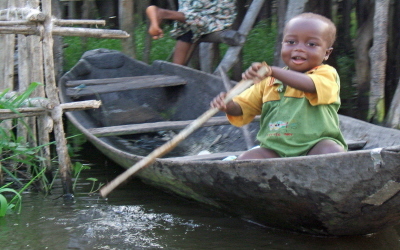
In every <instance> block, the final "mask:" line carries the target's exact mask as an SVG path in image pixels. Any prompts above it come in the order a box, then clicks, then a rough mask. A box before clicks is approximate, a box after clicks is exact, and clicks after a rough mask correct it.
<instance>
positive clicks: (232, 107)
mask: <svg viewBox="0 0 400 250" xmlns="http://www.w3.org/2000/svg"><path fill="white" fill-rule="evenodd" d="M225 98H226V93H225V92H221V93H220V94H219V95H218V96H216V97H215V98H214V99H213V100H212V101H211V103H210V106H211V107H212V108H218V109H219V110H221V111H223V112H225V113H227V114H228V115H233V116H240V115H242V114H243V112H242V108H241V107H240V105H239V104H237V103H236V102H234V101H229V102H228V103H227V104H225V102H224V100H225Z"/></svg>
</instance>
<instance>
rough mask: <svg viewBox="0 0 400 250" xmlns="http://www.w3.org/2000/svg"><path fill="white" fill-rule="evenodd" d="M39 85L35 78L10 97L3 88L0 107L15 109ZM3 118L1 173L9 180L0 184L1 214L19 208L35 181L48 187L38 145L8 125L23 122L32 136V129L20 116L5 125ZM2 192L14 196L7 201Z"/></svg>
mask: <svg viewBox="0 0 400 250" xmlns="http://www.w3.org/2000/svg"><path fill="white" fill-rule="evenodd" d="M38 85H40V83H36V82H34V83H32V84H31V85H30V86H29V87H28V89H27V90H26V91H25V92H23V93H22V94H20V95H14V96H11V97H9V98H5V96H6V95H7V94H10V93H9V89H6V90H4V91H3V92H2V93H1V94H0V108H1V109H10V110H12V111H14V112H15V113H18V111H17V108H18V107H21V105H23V104H24V103H25V102H26V100H27V99H28V98H29V96H30V94H31V93H32V92H33V91H34V89H35V88H36V87H37V86H38ZM6 122H7V120H3V121H1V125H2V126H0V153H1V158H0V165H1V171H0V173H1V174H3V173H4V174H5V175H6V178H8V179H9V180H10V181H9V183H8V184H6V185H3V186H2V187H0V217H2V216H5V214H7V213H9V212H11V211H15V210H16V211H17V212H19V211H20V205H21V193H22V192H23V191H24V190H25V189H27V188H28V187H29V186H31V185H32V184H33V183H34V182H37V181H38V180H39V181H38V182H39V183H40V186H42V187H44V188H46V187H47V179H46V178H45V176H44V172H45V168H43V167H41V166H40V163H41V162H42V161H43V158H42V157H40V156H39V149H40V146H39V147H30V146H29V144H28V142H27V139H26V138H23V137H18V136H15V134H14V129H13V127H11V130H10V129H9V127H10V125H11V126H16V125H17V124H20V126H21V125H23V126H25V127H26V130H27V131H28V136H30V137H32V136H33V135H32V131H31V130H30V128H29V126H28V125H27V124H26V123H25V122H24V120H23V119H13V120H12V121H11V122H8V123H9V124H8V125H7V126H6V125H5V123H6ZM32 138H33V137H32ZM1 177H2V176H1ZM21 177H22V178H21ZM21 179H25V180H27V181H28V182H27V183H24V181H21ZM11 186H12V188H11ZM14 187H15V188H20V190H19V191H16V190H15V189H14ZM5 193H7V194H8V195H12V194H14V196H13V197H12V198H11V199H10V201H7V198H6V195H5Z"/></svg>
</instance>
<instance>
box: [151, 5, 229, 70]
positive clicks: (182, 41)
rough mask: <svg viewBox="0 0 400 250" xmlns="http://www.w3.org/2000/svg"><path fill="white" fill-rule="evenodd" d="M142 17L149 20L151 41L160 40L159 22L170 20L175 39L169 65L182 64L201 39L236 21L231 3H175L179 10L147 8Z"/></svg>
mask: <svg viewBox="0 0 400 250" xmlns="http://www.w3.org/2000/svg"><path fill="white" fill-rule="evenodd" d="M146 14H147V16H148V18H149V20H150V27H149V31H148V32H149V34H150V35H151V36H152V37H153V39H159V38H161V37H163V36H164V33H163V30H162V29H161V28H160V25H161V23H162V21H163V20H174V21H176V22H175V24H174V25H175V26H174V30H172V31H171V36H172V37H174V38H176V39H177V43H176V45H175V51H174V56H173V59H172V62H173V63H176V64H180V65H183V64H185V63H186V59H187V55H188V53H189V50H190V47H191V44H192V43H194V42H196V41H197V40H198V39H199V38H200V37H201V36H202V35H205V34H209V33H212V32H215V31H220V30H224V29H227V28H229V27H230V26H231V25H232V23H233V21H234V20H235V17H236V4H235V1H234V0H195V1H193V0H190V1H188V0H179V10H178V11H173V10H167V9H162V8H158V7H157V6H154V5H151V6H149V7H147V9H146Z"/></svg>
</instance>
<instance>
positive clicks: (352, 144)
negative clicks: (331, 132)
mask: <svg viewBox="0 0 400 250" xmlns="http://www.w3.org/2000/svg"><path fill="white" fill-rule="evenodd" d="M346 143H347V146H348V147H349V151H350V150H357V149H362V148H363V147H364V146H365V144H367V141H362V140H346Z"/></svg>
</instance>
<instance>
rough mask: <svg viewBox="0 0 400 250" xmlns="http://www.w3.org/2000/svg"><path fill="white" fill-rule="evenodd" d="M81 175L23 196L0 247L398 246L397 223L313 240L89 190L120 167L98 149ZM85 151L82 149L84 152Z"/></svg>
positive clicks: (146, 190)
mask: <svg viewBox="0 0 400 250" xmlns="http://www.w3.org/2000/svg"><path fill="white" fill-rule="evenodd" d="M90 152H91V153H90V154H91V156H95V158H96V161H95V160H93V159H90V157H89V156H90V155H87V157H85V158H86V159H87V160H89V161H90V162H92V163H94V165H93V166H92V169H91V170H88V171H85V172H83V173H82V174H81V176H80V179H79V182H78V186H77V191H76V194H75V196H76V200H75V202H74V203H73V204H65V203H64V201H63V199H62V198H57V197H59V196H60V195H61V193H62V190H61V187H60V185H59V184H56V185H55V186H54V188H53V192H52V194H51V195H49V196H47V197H43V195H40V194H35V193H25V194H24V196H23V208H22V212H21V214H20V215H9V216H6V217H5V218H0V249H10V250H11V249H12V250H14V249H162V248H164V249H300V250H302V249H328V250H330V249H363V250H368V249H371V250H372V249H373V250H377V249H400V236H399V233H400V227H396V228H390V229H388V230H385V231H383V232H381V233H379V234H374V235H370V236H357V237H340V238H321V237H312V236H307V235H299V234H293V233H289V232H282V231H278V230H273V229H268V228H264V227H261V226H258V225H254V224H251V223H248V222H245V221H242V220H240V219H238V218H233V217H230V216H227V215H225V214H223V213H220V212H218V211H212V210H209V209H208V208H204V207H202V206H201V205H199V204H198V203H196V202H191V201H188V200H185V199H182V198H180V197H176V196H173V195H170V194H166V193H164V192H162V191H159V190H157V189H154V188H152V187H149V186H147V185H144V184H142V183H141V182H140V181H139V180H136V179H134V180H132V181H131V182H129V184H127V185H125V186H122V187H120V188H118V189H117V190H115V191H113V193H112V195H110V198H108V199H107V200H106V199H102V198H99V196H98V195H89V194H88V192H89V191H90V189H91V182H90V181H87V180H86V179H87V178H89V177H94V178H97V179H99V181H101V182H105V181H106V180H111V179H112V178H114V177H115V176H116V175H117V174H118V173H119V172H120V171H121V169H119V168H118V167H115V166H112V165H111V164H110V163H109V162H108V161H107V160H105V159H103V158H102V157H99V153H98V152H96V151H91V150H90ZM86 154H88V153H86Z"/></svg>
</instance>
